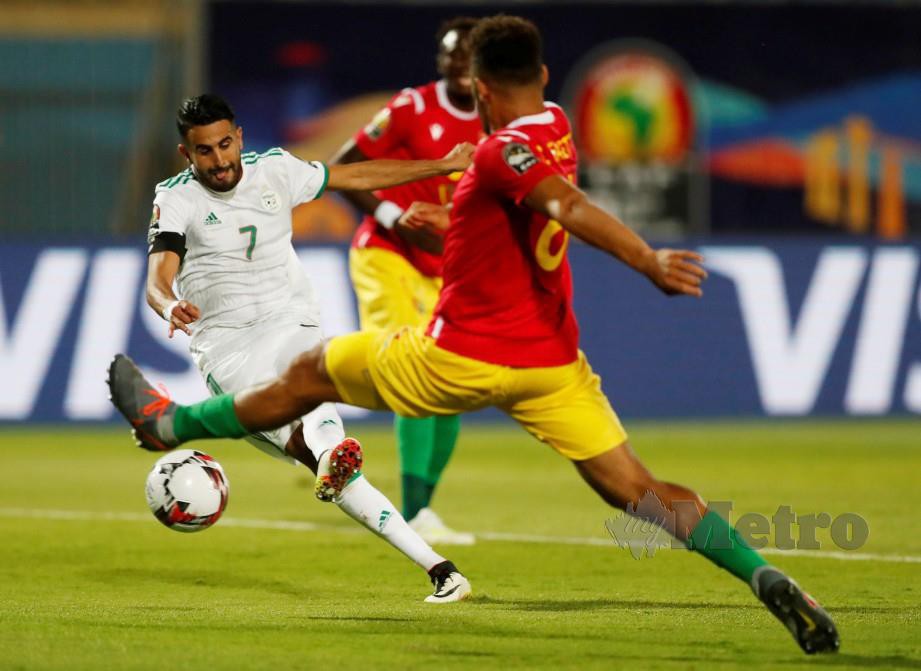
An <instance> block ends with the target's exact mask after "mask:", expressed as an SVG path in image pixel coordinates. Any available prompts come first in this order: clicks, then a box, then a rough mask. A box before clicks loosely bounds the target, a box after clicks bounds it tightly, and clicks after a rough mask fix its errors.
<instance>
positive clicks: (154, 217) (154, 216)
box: [150, 205, 160, 230]
mask: <svg viewBox="0 0 921 671" xmlns="http://www.w3.org/2000/svg"><path fill="white" fill-rule="evenodd" d="M159 228H160V206H159V205H154V206H153V212H151V214H150V229H151V230H158V229H159Z"/></svg>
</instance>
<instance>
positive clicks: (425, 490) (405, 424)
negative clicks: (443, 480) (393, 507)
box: [393, 415, 435, 520]
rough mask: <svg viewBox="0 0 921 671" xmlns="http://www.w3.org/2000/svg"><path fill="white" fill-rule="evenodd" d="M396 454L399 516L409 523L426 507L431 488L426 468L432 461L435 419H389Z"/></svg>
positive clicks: (429, 498)
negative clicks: (400, 487) (400, 497)
mask: <svg viewBox="0 0 921 671" xmlns="http://www.w3.org/2000/svg"><path fill="white" fill-rule="evenodd" d="M393 424H394V428H395V429H396V434H397V448H398V451H399V453H400V474H401V479H402V482H403V517H404V518H406V519H407V520H411V519H412V518H414V517H415V516H416V513H418V512H419V511H420V510H422V509H423V508H425V507H426V506H428V504H429V501H431V498H432V486H431V485H430V484H429V482H428V466H429V463H430V462H431V459H432V451H433V443H434V435H435V418H434V417H425V418H423V419H417V418H413V417H400V416H399V415H397V416H396V417H394V419H393Z"/></svg>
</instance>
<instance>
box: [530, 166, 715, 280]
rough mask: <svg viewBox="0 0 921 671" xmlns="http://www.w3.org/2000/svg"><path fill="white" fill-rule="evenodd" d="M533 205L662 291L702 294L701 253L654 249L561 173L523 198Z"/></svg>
mask: <svg viewBox="0 0 921 671" xmlns="http://www.w3.org/2000/svg"><path fill="white" fill-rule="evenodd" d="M525 204H526V205H527V206H528V207H530V208H531V209H534V210H537V211H538V212H541V213H542V214H545V215H547V216H548V217H551V218H552V219H555V220H556V221H558V222H559V223H560V225H561V226H562V227H563V228H565V229H566V230H567V231H569V232H570V233H572V234H573V235H575V236H576V237H577V238H579V239H580V240H583V241H584V242H587V243H588V244H590V245H592V246H593V247H597V248H598V249H601V250H604V251H606V252H608V253H610V254H612V255H613V256H615V257H616V258H617V259H619V260H620V261H622V262H623V263H625V264H627V265H628V266H630V267H631V268H633V269H634V270H636V271H637V272H640V273H642V274H644V275H646V277H648V278H649V279H650V281H652V283H653V284H655V285H656V286H657V287H659V289H661V290H662V291H663V292H664V293H666V294H668V295H670V296H673V295H679V294H680V295H686V296H696V297H698V298H700V297H701V296H703V291H702V290H701V288H700V285H701V283H702V282H703V281H704V280H705V279H706V278H707V271H706V270H704V269H703V268H701V267H700V265H698V264H700V263H702V262H703V257H702V256H701V255H700V254H698V253H697V252H692V251H690V250H686V249H658V250H656V249H653V248H652V247H650V246H649V245H648V244H646V241H645V240H643V239H642V238H641V237H640V236H638V235H637V234H636V233H634V232H633V231H632V230H630V228H628V227H627V226H626V225H625V224H624V223H623V222H621V221H620V219H618V218H617V217H615V216H614V215H612V214H609V213H607V212H605V211H604V210H602V209H601V208H600V207H598V206H597V205H595V204H594V203H592V201H591V200H589V199H588V197H587V196H586V195H585V193H583V192H582V191H581V190H579V189H578V188H576V187H575V186H574V185H573V184H571V183H570V182H568V181H567V180H565V179H563V178H562V177H560V176H558V175H554V176H552V177H547V178H545V179H543V180H541V181H540V182H539V183H538V184H537V186H535V187H534V189H532V190H531V193H529V194H528V196H527V197H526V198H525Z"/></svg>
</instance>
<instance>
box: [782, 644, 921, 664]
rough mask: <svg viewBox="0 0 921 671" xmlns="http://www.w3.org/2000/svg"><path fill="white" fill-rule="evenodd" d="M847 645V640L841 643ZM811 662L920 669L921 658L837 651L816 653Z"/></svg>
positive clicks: (795, 662) (785, 662)
mask: <svg viewBox="0 0 921 671" xmlns="http://www.w3.org/2000/svg"><path fill="white" fill-rule="evenodd" d="M842 645H847V641H845V642H844V643H842ZM809 662H810V663H811V664H818V665H821V666H840V667H842V668H873V669H876V668H881V669H921V659H918V658H916V657H905V656H904V655H879V656H873V655H849V654H847V653H842V652H839V653H838V654H836V655H816V656H815V657H812V658H810V660H809ZM774 663H776V664H778V665H780V664H797V665H798V664H802V662H801V661H793V660H791V661H779V660H778V661H775V662H774Z"/></svg>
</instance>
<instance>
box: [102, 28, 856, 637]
mask: <svg viewBox="0 0 921 671" xmlns="http://www.w3.org/2000/svg"><path fill="white" fill-rule="evenodd" d="M471 42H472V45H473V46H472V48H473V66H472V72H473V75H474V84H475V92H476V95H477V106H478V109H479V112H480V115H481V117H482V119H483V122H484V125H485V127H486V129H487V130H488V131H491V134H490V136H489V137H488V139H486V140H485V141H484V142H482V143H481V144H480V146H479V147H478V148H477V152H476V155H475V157H474V163H473V165H472V166H471V167H470V168H468V169H467V172H466V174H465V176H464V178H463V179H462V180H461V183H460V184H459V186H458V189H457V191H456V193H455V198H454V208H453V210H452V212H451V226H450V228H449V229H448V233H447V236H446V240H445V255H444V278H445V286H444V289H443V291H442V296H441V299H440V301H439V303H438V306H437V308H436V311H435V317H434V319H433V321H432V323H431V325H430V326H429V328H428V329H427V330H426V331H425V332H423V330H422V329H419V328H417V329H408V328H407V329H402V330H400V331H397V332H395V333H389V334H373V333H357V334H350V335H346V336H340V337H337V338H333V339H331V340H330V341H328V342H327V343H326V346H325V347H318V348H315V349H314V350H312V351H310V352H307V353H305V354H303V355H301V356H300V357H299V358H298V359H297V360H296V361H295V362H294V363H293V364H292V365H291V367H290V368H289V369H288V370H287V371H286V373H285V374H284V375H283V376H282V377H281V378H278V379H277V380H275V381H273V382H269V383H267V384H265V385H262V386H259V387H251V388H250V389H248V390H245V391H243V392H241V393H239V394H237V395H236V396H234V397H233V404H232V405H229V404H228V403H227V399H224V400H223V401H222V400H221V399H220V397H217V398H214V399H211V400H209V401H205V402H203V403H198V404H196V405H193V406H177V405H175V404H171V405H170V406H169V408H168V409H167V410H166V411H165V413H166V414H168V415H169V418H163V417H161V418H159V419H156V418H149V417H145V416H144V415H143V411H142V410H140V408H141V405H142V404H143V403H144V402H145V400H144V399H145V394H156V391H155V390H154V388H153V386H152V385H150V383H149V382H147V381H146V380H144V379H143V378H142V377H141V376H140V373H139V372H138V371H137V369H136V368H135V367H134V366H133V365H132V364H131V362H130V360H128V359H126V358H124V357H118V358H116V360H115V361H114V362H113V366H112V369H111V381H110V388H111V389H112V394H113V400H114V402H115V403H116V406H117V407H118V408H119V409H120V410H121V411H122V413H123V414H125V416H126V417H128V419H129V420H132V423H133V424H134V425H135V427H136V432H137V434H138V436H139V438H140V439H141V441H145V440H149V441H150V442H155V441H163V440H164V439H166V438H168V439H169V440H171V441H172V442H181V441H185V440H191V439H195V438H203V437H212V436H215V435H216V434H219V435H220V437H227V436H238V435H244V434H245V433H247V432H251V431H254V430H261V429H270V428H272V427H275V426H278V425H281V424H284V423H285V422H287V421H290V420H291V418H293V417H297V416H300V415H302V414H304V413H305V412H306V411H308V410H310V409H312V408H313V407H315V406H316V405H317V404H319V403H320V402H323V401H344V402H346V403H351V404H353V405H360V406H363V407H367V408H377V409H380V408H385V407H389V408H391V409H393V410H395V411H397V412H400V413H402V414H406V415H414V416H425V415H428V414H438V413H455V412H460V411H465V410H472V409H476V408H480V407H484V406H487V405H494V406H496V407H499V408H501V409H502V410H504V411H505V412H507V413H508V414H509V415H511V416H512V417H513V418H514V419H516V420H517V421H518V422H519V423H520V424H521V425H522V426H524V427H525V428H526V429H527V430H528V431H529V432H531V433H532V434H533V435H535V436H536V437H538V438H539V439H541V440H543V441H545V442H547V443H549V444H550V445H551V446H552V447H553V448H554V449H556V450H557V451H558V452H560V453H561V454H563V455H564V456H566V457H568V458H569V459H571V460H572V462H573V463H574V465H575V467H576V469H577V470H578V472H579V474H580V475H581V476H582V477H583V478H584V479H585V481H586V482H587V483H588V484H589V485H590V486H591V487H592V488H593V489H594V490H595V491H596V492H597V493H598V494H599V495H600V496H601V497H602V498H603V499H604V500H605V501H607V502H609V503H610V504H611V505H613V506H616V507H618V508H621V509H624V510H627V511H628V512H630V513H631V514H634V515H637V516H640V517H644V518H645V519H648V520H650V521H653V522H655V523H656V524H660V525H662V526H663V527H664V528H665V529H666V530H667V531H668V532H670V533H671V534H672V535H674V536H675V537H676V538H678V539H679V540H681V541H683V542H684V543H685V544H686V545H687V547H688V548H690V549H692V550H693V551H695V552H697V553H699V554H701V555H703V556H704V557H706V558H707V559H709V560H710V561H712V562H713V563H715V564H716V565H718V566H720V567H722V568H724V569H726V570H727V571H729V572H730V573H732V574H733V575H734V576H736V577H738V578H740V579H741V580H743V581H744V582H746V583H747V584H748V585H749V586H750V587H751V589H752V590H753V591H754V593H755V595H756V596H757V597H758V598H759V599H760V600H761V601H762V602H763V603H764V604H765V605H766V606H767V608H768V609H769V610H770V611H771V613H772V614H774V615H775V616H776V617H777V618H778V619H779V620H780V621H781V622H782V623H783V624H784V625H785V626H786V627H787V628H788V629H789V630H790V631H791V632H792V633H793V635H794V638H795V639H796V641H797V643H798V644H799V645H800V647H801V648H802V649H803V650H804V651H806V652H807V653H813V652H833V651H835V650H837V648H838V642H839V641H838V633H837V630H836V628H835V625H834V622H833V621H832V619H831V618H830V617H829V615H828V614H827V613H826V612H825V611H824V610H823V609H822V608H821V607H820V606H819V605H818V604H817V603H816V602H815V600H814V599H812V597H810V596H809V595H808V594H806V593H805V592H803V591H802V590H801V589H800V588H799V586H798V585H797V584H796V583H795V582H794V581H793V580H792V579H790V578H789V577H787V576H786V575H785V574H783V573H782V572H781V571H779V570H778V569H776V568H775V567H773V566H771V565H769V564H768V563H767V562H765V561H764V559H763V558H762V557H761V556H760V555H759V554H758V553H757V552H755V551H754V550H752V549H751V548H750V547H748V545H746V544H745V542H744V541H743V540H742V539H741V538H740V537H739V536H738V535H737V534H736V532H735V530H734V529H732V528H731V527H730V526H729V524H728V523H727V522H726V520H724V519H723V518H722V517H720V516H719V515H718V514H717V513H716V512H715V511H712V510H708V509H707V506H706V504H705V503H704V501H703V500H702V499H701V498H700V497H699V496H698V495H697V494H696V493H695V492H693V491H691V490H690V489H687V488H686V487H683V486H681V485H677V484H674V483H669V482H664V481H662V480H659V479H658V478H656V477H655V476H653V475H652V474H651V473H650V472H649V471H648V470H647V469H646V467H645V466H644V465H643V464H642V462H640V460H639V458H638V457H637V456H636V454H635V453H634V452H633V450H632V448H631V447H630V445H629V443H628V442H627V438H626V434H625V432H624V430H623V428H622V427H621V425H620V422H619V421H618V419H617V416H616V415H615V414H614V411H613V409H612V408H611V406H610V404H609V403H608V401H607V398H606V397H605V396H604V394H603V393H602V391H601V385H600V379H599V378H598V376H597V375H595V374H594V373H592V371H591V368H590V366H589V365H588V362H587V361H586V359H585V356H584V354H582V352H581V351H579V349H578V343H577V329H576V323H575V319H574V317H573V313H572V302H571V284H570V276H569V275H570V274H569V266H568V264H567V263H566V260H565V246H566V243H567V241H568V236H569V235H570V234H572V235H576V236H577V237H579V238H581V239H582V240H584V241H585V242H588V243H589V244H592V245H594V246H595V247H598V248H600V249H602V250H604V251H607V252H609V253H611V254H612V255H613V256H615V257H616V258H617V259H619V260H620V261H621V262H623V263H625V264H627V265H628V266H630V267H631V268H633V269H635V270H637V271H638V272H640V273H643V274H644V275H646V277H648V278H649V279H650V280H651V281H652V282H653V284H654V285H655V286H657V287H658V288H659V289H661V290H662V291H663V292H665V293H667V294H679V295H688V296H698V297H699V296H701V295H702V293H701V289H700V285H701V282H702V281H703V279H704V278H705V277H706V273H705V272H704V271H703V269H702V268H701V267H700V266H699V265H698V262H699V261H700V260H701V259H700V257H699V256H698V255H697V254H695V253H694V252H690V251H684V250H671V249H659V250H653V249H652V248H650V247H649V246H648V245H647V244H646V243H645V242H644V241H643V240H642V239H641V238H639V237H638V236H637V235H636V234H634V233H633V232H632V231H631V230H630V229H629V228H627V227H626V226H624V225H623V224H622V223H621V222H620V221H619V220H618V219H617V218H615V217H613V216H611V215H609V214H607V213H605V212H604V211H602V210H600V209H599V208H597V207H596V206H595V205H594V204H592V202H591V201H590V200H588V199H587V198H586V196H585V194H584V193H582V192H581V191H579V190H578V189H577V188H576V187H575V186H574V185H573V183H572V176H573V175H574V168H575V152H574V150H573V149H572V143H571V138H570V137H569V126H568V123H567V122H566V119H565V116H564V115H563V113H562V111H560V110H559V109H558V108H556V107H554V106H552V105H547V104H545V103H544V100H543V89H544V86H545V84H546V81H547V70H546V68H545V67H544V66H543V65H542V59H541V41H540V35H539V33H538V32H537V29H536V28H535V27H534V25H533V24H531V23H530V22H528V21H525V20H524V19H520V18H516V17H508V16H499V17H493V18H491V19H485V20H483V21H481V23H479V24H478V25H477V27H476V28H475V29H474V32H473V35H472V36H471ZM210 424H221V425H224V426H226V425H228V424H235V425H236V428H235V429H231V428H229V427H227V428H223V429H222V430H221V431H219V432H215V431H214V430H212V429H210V428H209V425H210ZM653 494H654V497H653V496H651V495H653ZM650 498H652V499H654V500H655V502H656V505H655V506H653V508H655V509H650V508H646V507H644V499H646V500H647V501H648V500H649V499H650Z"/></svg>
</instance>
